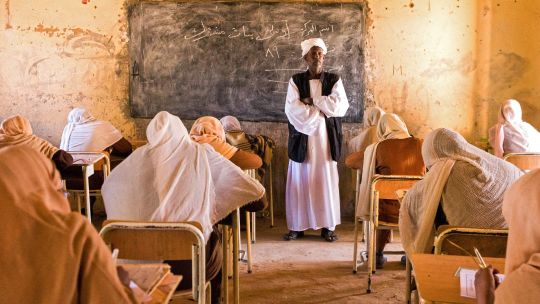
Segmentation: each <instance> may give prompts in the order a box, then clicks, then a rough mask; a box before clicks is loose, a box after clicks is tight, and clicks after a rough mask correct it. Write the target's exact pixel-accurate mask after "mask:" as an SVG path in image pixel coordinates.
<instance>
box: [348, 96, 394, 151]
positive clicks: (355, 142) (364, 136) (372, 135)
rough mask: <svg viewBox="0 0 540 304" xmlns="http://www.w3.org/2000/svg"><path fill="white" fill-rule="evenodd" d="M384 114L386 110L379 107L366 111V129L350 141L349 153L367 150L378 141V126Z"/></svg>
mask: <svg viewBox="0 0 540 304" xmlns="http://www.w3.org/2000/svg"><path fill="white" fill-rule="evenodd" d="M384 113H385V112H384V110H383V109H381V108H379V107H377V106H375V107H369V108H367V109H366V111H365V112H364V129H363V130H362V132H361V133H360V134H358V136H355V137H353V138H352V139H351V140H350V141H349V153H353V152H358V151H362V150H365V149H366V147H367V146H369V145H371V144H373V143H375V142H376V141H377V124H378V123H379V120H380V119H381V116H382V115H384Z"/></svg>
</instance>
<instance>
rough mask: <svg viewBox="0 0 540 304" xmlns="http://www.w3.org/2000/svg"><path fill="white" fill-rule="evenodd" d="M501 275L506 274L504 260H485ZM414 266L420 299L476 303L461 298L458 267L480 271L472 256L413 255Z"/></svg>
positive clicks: (474, 300) (473, 300)
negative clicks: (457, 273)
mask: <svg viewBox="0 0 540 304" xmlns="http://www.w3.org/2000/svg"><path fill="white" fill-rule="evenodd" d="M484 259H485V260H486V263H488V264H491V265H493V267H494V268H496V269H498V270H499V271H500V272H501V273H503V272H504V260H505V259H502V258H484ZM412 264H413V270H414V276H415V279H416V284H417V287H418V291H419V293H420V297H421V298H422V299H424V300H426V301H432V302H444V303H476V299H470V298H464V297H461V296H460V284H459V277H456V276H455V273H456V271H457V269H458V267H462V268H471V269H478V265H477V264H476V263H475V261H474V260H473V258H472V257H470V256H456V255H434V254H413V256H412Z"/></svg>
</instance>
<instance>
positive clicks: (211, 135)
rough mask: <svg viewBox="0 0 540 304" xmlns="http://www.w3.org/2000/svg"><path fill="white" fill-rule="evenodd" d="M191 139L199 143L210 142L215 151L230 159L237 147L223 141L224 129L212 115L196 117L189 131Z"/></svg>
mask: <svg viewBox="0 0 540 304" xmlns="http://www.w3.org/2000/svg"><path fill="white" fill-rule="evenodd" d="M189 135H190V136H191V139H193V140H194V141H196V142H198V143H201V144H210V145H211V146H212V147H213V148H214V150H216V152H218V153H219V154H221V155H223V157H225V158H226V159H231V157H233V155H234V153H236V151H238V148H236V147H233V146H231V145H229V144H228V143H227V142H225V130H224V129H223V126H222V125H221V123H220V122H219V120H218V119H217V118H215V117H212V116H203V117H201V118H199V119H197V120H196V121H195V122H194V123H193V126H192V127H191V131H190V132H189Z"/></svg>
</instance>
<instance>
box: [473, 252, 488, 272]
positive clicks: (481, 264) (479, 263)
mask: <svg viewBox="0 0 540 304" xmlns="http://www.w3.org/2000/svg"><path fill="white" fill-rule="evenodd" d="M473 248H474V253H475V254H476V258H477V259H478V261H477V263H478V266H480V268H481V269H484V268H487V267H488V265H487V264H486V262H485V261H484V258H483V257H482V255H481V254H480V251H478V248H476V247H473Z"/></svg>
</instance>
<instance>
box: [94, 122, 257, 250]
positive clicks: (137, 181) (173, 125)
mask: <svg viewBox="0 0 540 304" xmlns="http://www.w3.org/2000/svg"><path fill="white" fill-rule="evenodd" d="M146 136H147V139H148V144H146V145H144V146H142V147H140V148H138V149H137V150H135V151H134V152H133V153H132V154H131V155H130V156H129V157H128V158H126V159H125V160H124V161H123V162H122V163H121V164H120V165H118V166H117V167H116V168H115V169H114V170H113V171H112V172H111V175H110V176H109V177H108V178H107V179H106V180H105V183H104V184H103V187H102V193H103V199H104V202H105V209H106V211H107V217H108V218H109V219H116V220H143V221H144V220H146V221H148V220H152V221H197V222H199V223H200V224H201V225H202V227H203V233H204V235H205V237H206V238H207V239H208V236H209V235H210V232H211V231H212V225H213V224H215V223H217V222H218V221H219V220H221V219H222V218H224V217H225V216H227V215H228V214H229V213H230V212H232V211H233V210H235V209H236V208H238V207H241V206H243V205H245V204H246V203H249V202H251V201H254V200H257V199H259V198H261V197H262V196H263V194H264V187H263V186H262V185H261V184H260V183H259V182H257V181H256V180H255V179H253V178H251V177H249V176H247V175H246V174H244V173H243V172H242V170H240V169H239V168H238V167H237V166H235V165H234V164H233V163H231V162H230V161H228V160H226V159H225V158H223V157H222V156H221V155H220V154H218V153H216V152H215V151H214V150H213V148H212V147H211V146H210V145H207V144H198V143H196V142H194V141H192V140H191V139H190V137H189V135H188V132H187V130H186V127H185V126H184V125H183V124H182V121H181V120H180V118H178V117H176V116H174V115H171V114H169V113H167V112H159V113H158V114H157V115H156V116H155V117H154V118H153V119H152V121H150V124H149V125H148V128H147V130H146Z"/></svg>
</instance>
